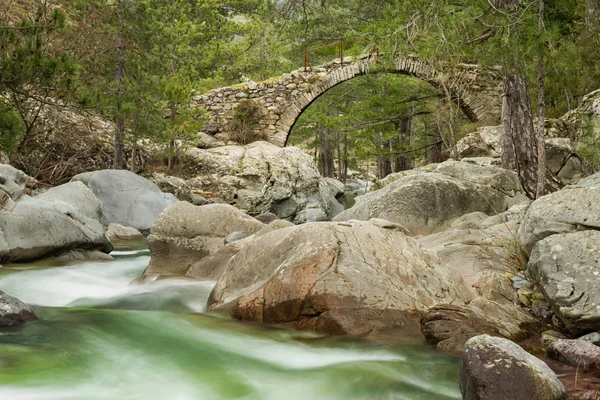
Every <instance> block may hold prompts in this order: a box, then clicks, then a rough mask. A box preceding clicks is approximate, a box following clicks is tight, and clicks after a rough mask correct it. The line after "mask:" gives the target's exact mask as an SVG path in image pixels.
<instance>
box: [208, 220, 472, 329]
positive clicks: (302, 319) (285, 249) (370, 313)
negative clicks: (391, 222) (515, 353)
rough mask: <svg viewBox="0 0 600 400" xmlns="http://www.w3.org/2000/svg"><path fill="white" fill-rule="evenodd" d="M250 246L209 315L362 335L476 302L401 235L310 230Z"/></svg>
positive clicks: (356, 225) (339, 227) (358, 229)
mask: <svg viewBox="0 0 600 400" xmlns="http://www.w3.org/2000/svg"><path fill="white" fill-rule="evenodd" d="M249 239H250V240H251V241H250V242H249V243H247V244H246V245H245V246H244V247H243V248H242V249H241V250H240V252H239V253H238V254H237V255H236V256H235V257H234V258H232V259H231V260H230V261H229V263H228V265H227V268H226V270H225V272H224V273H223V274H222V275H221V277H220V278H219V280H218V281H217V284H216V286H215V288H214V289H213V292H212V293H211V296H210V298H209V301H208V306H209V309H210V310H212V311H220V312H225V313H227V314H229V315H230V316H231V317H233V318H235V319H241V320H249V321H260V322H265V323H274V324H285V325H288V326H293V327H295V328H298V329H304V330H313V331H317V332H322V333H326V334H364V333H368V332H371V331H373V330H374V329H385V328H393V327H400V326H403V325H404V324H406V323H407V322H408V321H412V320H413V319H414V318H415V317H417V316H418V315H419V314H420V313H421V312H422V311H424V310H425V309H427V308H428V307H431V306H434V305H436V304H440V303H451V302H453V303H456V304H465V303H466V302H468V301H469V300H470V299H471V298H472V295H471V293H470V291H469V289H468V288H467V287H466V286H465V285H464V283H463V281H462V279H461V278H460V276H458V274H456V273H455V272H453V271H451V270H448V269H446V268H443V267H442V266H441V264H440V260H439V259H438V258H437V256H436V255H435V254H433V253H430V252H426V251H423V250H422V249H421V248H420V247H419V245H418V244H417V242H416V241H414V239H412V238H410V237H408V236H406V235H405V234H404V233H403V232H401V231H400V230H398V229H385V228H380V227H378V226H376V225H375V224H373V223H371V222H362V221H352V222H340V223H332V222H327V223H310V224H305V225H301V226H297V227H289V228H284V229H279V230H277V231H273V232H269V233H266V234H264V235H259V234H257V235H256V237H255V238H248V239H245V240H249ZM234 244H235V243H234Z"/></svg>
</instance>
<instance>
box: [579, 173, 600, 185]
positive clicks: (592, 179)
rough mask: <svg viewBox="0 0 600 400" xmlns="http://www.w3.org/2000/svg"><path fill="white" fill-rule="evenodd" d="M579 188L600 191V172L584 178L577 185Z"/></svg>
mask: <svg viewBox="0 0 600 400" xmlns="http://www.w3.org/2000/svg"><path fill="white" fill-rule="evenodd" d="M577 186H582V187H587V188H596V189H600V172H597V173H595V174H593V175H590V176H588V177H586V178H583V179H582V180H580V181H579V182H578V183H577Z"/></svg>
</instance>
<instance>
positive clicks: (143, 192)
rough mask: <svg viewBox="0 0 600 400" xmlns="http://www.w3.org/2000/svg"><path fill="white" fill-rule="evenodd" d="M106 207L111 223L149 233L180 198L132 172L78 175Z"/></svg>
mask: <svg viewBox="0 0 600 400" xmlns="http://www.w3.org/2000/svg"><path fill="white" fill-rule="evenodd" d="M73 181H78V182H82V183H84V184H85V185H86V186H87V187H89V188H90V190H91V191H92V192H93V193H94V195H96V197H97V198H98V199H100V201H101V202H102V204H103V208H104V216H105V218H106V221H107V222H108V223H116V224H119V225H123V226H127V227H131V228H135V229H137V230H138V231H141V232H149V231H150V229H151V228H152V225H153V224H154V221H155V220H156V218H157V217H158V215H159V214H160V213H161V212H162V211H163V210H164V209H165V208H166V207H167V206H168V205H170V204H172V203H175V202H176V201H177V198H176V197H175V196H173V195H172V194H170V193H163V192H161V191H160V189H159V188H158V186H156V185H155V184H154V183H152V182H150V181H149V180H147V179H145V178H142V177H141V176H138V175H136V174H134V173H132V172H129V171H123V170H102V171H95V172H88V173H84V174H80V175H77V176H75V177H74V178H73Z"/></svg>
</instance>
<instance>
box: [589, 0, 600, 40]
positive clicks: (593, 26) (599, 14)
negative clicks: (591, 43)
mask: <svg viewBox="0 0 600 400" xmlns="http://www.w3.org/2000/svg"><path fill="white" fill-rule="evenodd" d="M598 22H600V0H586V1H585V25H586V26H587V27H588V29H590V30H592V31H593V32H598Z"/></svg>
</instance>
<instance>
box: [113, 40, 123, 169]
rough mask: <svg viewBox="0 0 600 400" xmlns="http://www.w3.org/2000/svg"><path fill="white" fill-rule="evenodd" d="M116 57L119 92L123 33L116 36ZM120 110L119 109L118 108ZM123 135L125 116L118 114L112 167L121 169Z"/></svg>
mask: <svg viewBox="0 0 600 400" xmlns="http://www.w3.org/2000/svg"><path fill="white" fill-rule="evenodd" d="M117 40H118V47H117V50H118V53H117V54H118V59H117V73H116V81H117V86H118V87H119V94H120V92H121V91H122V87H123V80H124V79H125V41H124V40H123V35H122V34H119V37H118V39H117ZM119 111H121V110H119ZM124 136H125V118H124V117H123V116H118V117H117V118H115V154H114V160H113V168H114V169H123V168H124V167H125V162H124V157H123V152H124V145H123V139H124Z"/></svg>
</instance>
